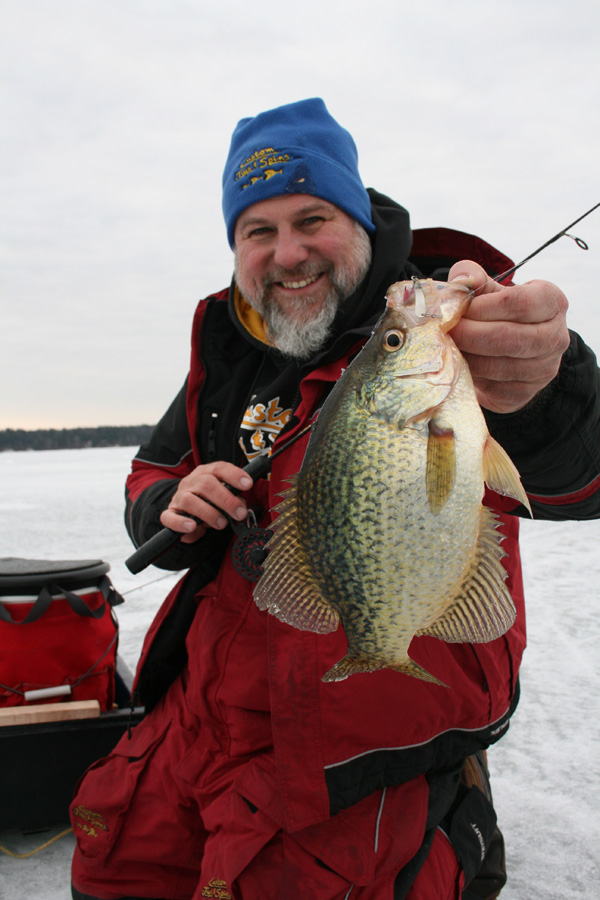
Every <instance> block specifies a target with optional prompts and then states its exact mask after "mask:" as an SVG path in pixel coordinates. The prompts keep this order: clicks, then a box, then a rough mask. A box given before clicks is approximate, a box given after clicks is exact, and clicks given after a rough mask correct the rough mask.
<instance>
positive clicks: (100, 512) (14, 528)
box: [0, 447, 600, 900]
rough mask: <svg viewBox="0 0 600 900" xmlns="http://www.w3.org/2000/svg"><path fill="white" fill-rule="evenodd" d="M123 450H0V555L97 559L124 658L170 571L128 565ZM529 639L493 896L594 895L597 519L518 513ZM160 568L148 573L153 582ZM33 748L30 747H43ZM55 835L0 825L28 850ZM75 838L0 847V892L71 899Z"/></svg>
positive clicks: (522, 899) (599, 827)
mask: <svg viewBox="0 0 600 900" xmlns="http://www.w3.org/2000/svg"><path fill="white" fill-rule="evenodd" d="M134 452H135V448H123V447H118V448H110V449H87V450H55V451H40V452H31V453H3V454H0V556H21V557H31V558H38V559H92V558H99V559H104V560H106V561H107V562H109V563H110V565H111V571H110V573H109V574H110V577H111V579H112V581H113V583H114V585H115V587H116V588H117V590H119V591H120V592H121V593H122V594H124V595H125V600H126V602H125V603H124V604H123V605H122V606H119V607H118V608H117V613H118V617H119V622H120V630H121V633H120V641H119V652H120V655H121V656H122V658H123V659H124V660H125V662H126V663H127V665H128V666H129V668H131V669H134V668H135V665H136V662H137V659H138V656H139V653H140V650H141V645H142V640H143V637H144V634H145V631H146V629H147V628H148V626H149V624H150V622H151V620H152V617H153V616H154V613H155V612H156V610H157V609H158V607H159V606H160V603H161V602H162V599H163V598H164V596H165V595H166V593H167V591H168V590H169V589H170V587H171V586H172V585H173V584H174V583H175V581H176V580H177V577H178V576H177V574H176V573H173V574H166V575H165V573H164V572H163V571H161V570H159V569H156V568H154V567H151V568H149V569H147V570H146V571H145V572H142V573H140V574H139V575H136V576H134V575H131V574H130V573H129V571H128V570H127V568H126V567H125V559H126V558H127V557H128V556H129V555H130V554H131V552H132V545H131V543H130V541H129V538H128V537H127V535H126V532H125V528H124V525H123V484H124V480H125V476H126V474H127V472H128V471H129V463H130V460H131V457H132V456H133V454H134ZM521 533H522V552H523V566H524V573H525V591H526V600H527V615H528V632H529V647H528V649H527V651H526V653H525V659H524V663H523V667H522V670H521V690H522V694H521V702H520V704H519V707H518V709H517V712H516V713H515V716H514V717H513V720H512V724H511V727H510V729H509V731H508V733H507V735H506V736H505V737H504V738H503V739H502V740H501V741H500V742H499V743H498V744H496V745H495V746H494V747H492V748H491V750H490V752H489V765H490V769H491V774H492V789H493V791H494V800H495V806H496V810H497V812H498V819H499V824H500V827H501V829H502V831H503V833H504V837H505V840H506V846H507V867H508V877H509V881H508V885H507V887H506V888H505V889H504V891H503V892H502V900H582V898H590V900H597V898H598V897H599V896H600V872H599V866H598V861H597V860H598V847H599V846H600V813H599V811H598V806H599V804H598V788H599V786H600V777H599V776H600V751H599V742H598V738H599V734H598V731H599V725H598V723H599V721H600V691H599V690H598V686H599V680H600V653H599V650H598V648H599V647H600V553H599V552H598V545H599V543H600V522H599V521H595V522H561V523H553V522H527V521H525V522H523V525H522V532H521ZM155 579H160V580H155ZM41 749H42V748H41ZM63 830H64V827H63V828H60V827H57V828H56V829H55V830H54V831H53V832H50V833H43V834H35V835H23V834H20V833H18V832H15V831H13V832H8V833H4V834H0V845H2V846H3V847H5V848H7V849H9V850H10V851H12V852H13V853H20V854H23V853H27V852H29V851H31V850H35V849H36V848H37V847H39V846H41V845H42V844H44V843H45V842H46V841H48V840H49V839H50V838H52V837H53V836H54V835H55V834H58V833H60V832H61V831H63ZM72 847H73V836H72V834H67V835H65V836H63V837H61V838H60V839H59V840H58V841H56V842H54V843H53V844H51V845H49V846H48V847H47V848H46V849H44V850H41V851H40V852H39V853H36V854H34V855H33V856H30V857H28V858H25V859H18V858H16V857H14V856H8V855H6V854H5V853H3V852H1V851H0V900H69V898H70V896H71V894H70V887H69V884H70V878H69V867H70V859H71V854H72Z"/></svg>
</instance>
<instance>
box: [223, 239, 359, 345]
mask: <svg viewBox="0 0 600 900" xmlns="http://www.w3.org/2000/svg"><path fill="white" fill-rule="evenodd" d="M355 224H356V241H354V242H353V244H352V245H351V246H349V247H348V248H347V251H346V256H345V258H344V260H343V263H342V264H341V265H340V266H339V269H338V271H337V272H336V271H334V269H333V266H332V265H331V264H330V265H329V266H328V267H327V273H328V275H329V279H330V282H331V290H330V291H329V293H328V295H327V297H326V298H325V300H324V302H323V305H322V306H321V308H320V310H319V311H318V313H316V315H314V316H313V317H312V318H310V319H308V321H302V320H301V319H297V318H294V317H292V316H290V315H289V313H288V312H284V310H283V309H282V308H281V307H280V306H279V304H278V303H276V302H273V301H272V300H271V296H270V289H271V285H272V284H274V283H275V282H277V281H283V280H292V277H293V278H294V279H295V280H300V279H302V278H306V277H310V276H311V275H314V274H318V271H323V266H322V265H321V266H315V264H307V265H306V266H304V267H300V268H299V269H298V270H295V271H294V272H293V273H290V272H282V271H275V272H272V273H270V276H269V278H268V280H265V285H264V288H263V290H258V289H254V290H253V289H252V288H251V286H250V285H247V284H245V278H244V275H243V273H242V272H241V271H240V268H239V266H238V257H237V254H235V280H236V282H237V285H238V287H239V289H240V291H241V292H242V294H243V296H244V299H245V300H246V301H247V302H248V303H249V304H250V306H252V307H253V308H254V309H255V310H256V311H257V312H258V313H260V315H261V316H262V317H263V320H264V323H265V328H266V333H267V337H268V338H269V340H270V341H271V343H272V344H273V345H274V346H275V347H277V349H278V350H279V351H280V352H281V353H283V355H284V356H292V357H294V358H297V359H309V358H310V357H311V356H314V354H315V353H316V352H317V351H318V350H320V349H321V347H323V346H324V345H325V343H326V341H327V339H328V338H329V336H330V335H331V330H332V325H333V322H334V319H335V316H336V313H337V311H338V309H339V308H340V306H341V305H342V304H343V303H344V302H345V301H346V300H347V299H348V297H350V296H351V295H352V294H353V293H354V292H355V291H356V289H357V288H358V287H359V286H360V285H361V283H362V282H363V281H364V279H365V276H366V274H367V272H368V271H369V267H370V265H371V256H372V250H371V241H370V240H369V236H368V235H367V233H366V231H365V230H364V228H362V227H361V226H360V225H359V224H358V223H355ZM311 269H312V271H311ZM317 270H318V271H317ZM309 303H310V301H309V300H306V299H302V300H298V301H297V303H296V304H295V309H296V310H297V311H298V312H301V311H303V310H305V309H306V308H307V306H308V305H309ZM292 306H293V304H292Z"/></svg>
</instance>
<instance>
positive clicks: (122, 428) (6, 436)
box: [0, 425, 154, 452]
mask: <svg viewBox="0 0 600 900" xmlns="http://www.w3.org/2000/svg"><path fill="white" fill-rule="evenodd" d="M153 427H154V426H153V425H101V426H99V427H98V428H40V429H37V430H35V431H26V430H25V429H22V428H5V429H4V430H0V452H3V451H6V450H78V449H82V448H85V447H135V446H139V445H140V444H143V443H144V442H145V441H147V440H148V438H149V437H150V433H151V432H152V429H153Z"/></svg>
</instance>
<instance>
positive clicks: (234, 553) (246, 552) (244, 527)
mask: <svg viewBox="0 0 600 900" xmlns="http://www.w3.org/2000/svg"><path fill="white" fill-rule="evenodd" d="M230 524H231V527H232V528H233V530H234V532H235V541H234V544H233V547H232V548H231V558H232V561H233V565H234V568H235V570H236V572H238V574H240V575H241V576H242V578H245V579H246V580H247V581H258V579H259V578H260V576H261V575H262V573H263V568H262V566H263V563H264V561H265V559H266V558H267V554H268V552H269V551H268V550H267V548H266V544H267V541H268V540H269V538H271V537H272V536H273V531H272V529H270V528H260V527H259V525H258V524H257V521H256V513H255V512H254V510H253V509H249V510H248V517H247V519H246V521H245V522H234V521H233V520H231V521H230Z"/></svg>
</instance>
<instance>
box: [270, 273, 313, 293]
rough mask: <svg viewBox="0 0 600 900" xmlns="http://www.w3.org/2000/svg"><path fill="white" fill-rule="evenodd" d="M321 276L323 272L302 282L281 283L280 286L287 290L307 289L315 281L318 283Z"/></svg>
mask: <svg viewBox="0 0 600 900" xmlns="http://www.w3.org/2000/svg"><path fill="white" fill-rule="evenodd" d="M321 275H322V272H319V274H318V275H312V276H310V277H307V278H304V279H303V280H302V281H279V282H278V284H280V285H281V286H282V287H284V288H286V289H287V290H294V291H296V290H298V289H299V288H305V287H308V286H309V285H310V284H314V283H315V281H318V279H319V278H320V277H321Z"/></svg>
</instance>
